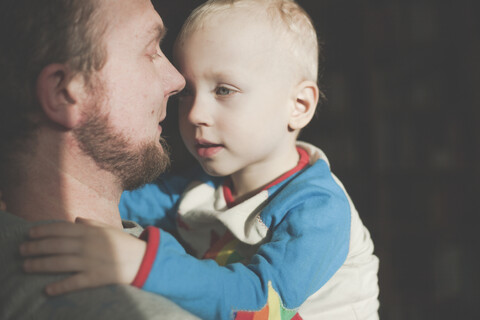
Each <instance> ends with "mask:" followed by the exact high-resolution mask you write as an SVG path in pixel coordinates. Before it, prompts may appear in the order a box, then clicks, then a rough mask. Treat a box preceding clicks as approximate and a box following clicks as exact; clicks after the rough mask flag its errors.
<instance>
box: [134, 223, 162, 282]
mask: <svg viewBox="0 0 480 320" xmlns="http://www.w3.org/2000/svg"><path fill="white" fill-rule="evenodd" d="M139 238H140V239H141V240H144V241H146V243H147V247H146V250H145V254H144V256H143V259H142V262H141V264H140V267H139V269H138V272H137V274H136V276H135V278H134V279H133V281H132V283H131V285H132V286H135V287H137V288H142V287H143V285H144V284H145V282H146V281H147V278H148V276H149V274H150V271H151V270H152V267H153V263H154V262H155V258H156V256H157V250H158V246H159V245H160V229H158V228H155V227H152V226H150V227H147V228H145V230H144V231H143V232H142V234H141V235H140V237H139Z"/></svg>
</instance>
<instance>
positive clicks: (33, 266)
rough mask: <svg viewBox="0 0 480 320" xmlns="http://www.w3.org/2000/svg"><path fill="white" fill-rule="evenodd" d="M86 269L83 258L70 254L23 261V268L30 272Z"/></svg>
mask: <svg viewBox="0 0 480 320" xmlns="http://www.w3.org/2000/svg"><path fill="white" fill-rule="evenodd" d="M84 269H85V265H84V263H83V260H82V259H80V258H78V257H77V256H70V255H61V256H51V257H45V258H34V259H26V260H25V261H24V262H23V270H24V271H25V272H28V273H34V272H40V273H56V272H78V271H83V270H84Z"/></svg>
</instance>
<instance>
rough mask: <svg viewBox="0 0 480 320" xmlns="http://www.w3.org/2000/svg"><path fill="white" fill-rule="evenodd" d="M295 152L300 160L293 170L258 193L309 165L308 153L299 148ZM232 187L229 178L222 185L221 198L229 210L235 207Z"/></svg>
mask: <svg viewBox="0 0 480 320" xmlns="http://www.w3.org/2000/svg"><path fill="white" fill-rule="evenodd" d="M297 152H298V154H299V155H300V159H299V160H298V163H297V165H296V166H295V168H293V169H291V170H289V171H287V172H285V173H284V174H282V175H281V176H280V177H278V178H277V179H275V180H273V181H272V182H270V183H269V184H267V185H266V186H265V187H263V188H262V190H260V191H263V190H267V189H269V188H271V187H273V186H274V185H276V184H279V183H280V182H282V181H284V180H286V179H287V178H289V177H290V176H292V175H293V174H295V173H297V172H298V171H300V170H302V169H303V168H305V167H306V166H307V165H308V164H309V162H310V155H309V154H308V152H307V151H306V150H304V149H302V148H300V147H297ZM232 187H233V185H232V179H230V177H227V178H226V179H225V181H224V183H223V197H224V198H225V202H226V203H227V207H229V208H232V207H234V206H235V205H237V203H235V199H234V197H233V193H232V189H233V188H232ZM260 191H259V192H260Z"/></svg>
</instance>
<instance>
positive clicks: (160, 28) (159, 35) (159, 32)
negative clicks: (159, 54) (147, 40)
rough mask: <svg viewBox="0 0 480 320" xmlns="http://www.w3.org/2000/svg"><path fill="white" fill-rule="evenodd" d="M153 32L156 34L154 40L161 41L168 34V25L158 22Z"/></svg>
mask: <svg viewBox="0 0 480 320" xmlns="http://www.w3.org/2000/svg"><path fill="white" fill-rule="evenodd" d="M152 32H153V34H154V35H155V36H154V38H153V40H152V41H155V42H158V43H160V42H161V41H162V40H163V38H165V35H166V34H167V27H165V26H164V25H162V24H158V25H156V26H155V27H154V28H153V30H152Z"/></svg>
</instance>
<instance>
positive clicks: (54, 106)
mask: <svg viewBox="0 0 480 320" xmlns="http://www.w3.org/2000/svg"><path fill="white" fill-rule="evenodd" d="M36 89H37V98H38V101H39V103H40V105H41V107H42V109H43V111H44V113H45V115H46V116H47V117H48V118H49V119H50V120H51V121H52V122H54V123H56V124H58V125H61V126H63V127H65V128H67V129H72V128H74V127H75V126H76V125H77V124H78V122H79V121H80V116H81V113H80V108H79V105H78V103H79V99H81V97H83V96H84V94H83V93H84V83H83V77H82V76H81V75H77V76H75V77H73V78H72V77H71V74H70V71H69V69H68V67H67V66H65V65H63V64H58V63H55V64H50V65H48V66H46V67H45V68H43V69H42V71H41V72H40V74H39V76H38V78H37V87H36Z"/></svg>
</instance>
